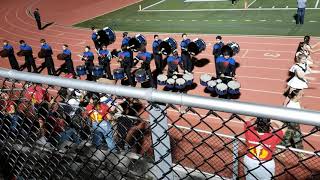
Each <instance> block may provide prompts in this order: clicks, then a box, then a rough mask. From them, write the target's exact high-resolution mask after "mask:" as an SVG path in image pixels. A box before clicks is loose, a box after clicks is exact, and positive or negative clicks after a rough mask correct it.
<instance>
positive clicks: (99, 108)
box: [86, 95, 116, 151]
mask: <svg viewBox="0 0 320 180" xmlns="http://www.w3.org/2000/svg"><path fill="white" fill-rule="evenodd" d="M109 110H110V108H109V107H108V106H107V105H106V104H104V103H100V102H99V98H98V97H97V96H96V95H93V96H92V98H91V99H90V103H89V104H88V105H87V107H86V111H87V115H88V117H89V119H90V120H91V122H92V127H93V131H94V132H93V144H94V145H95V146H96V147H97V148H100V147H101V142H102V141H103V140H105V141H106V143H107V145H108V148H109V149H110V150H111V151H113V150H115V148H116V146H115V143H114V140H113V129H112V126H111V123H110V120H112V116H111V114H110V112H109Z"/></svg>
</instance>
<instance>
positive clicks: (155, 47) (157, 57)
mask: <svg viewBox="0 0 320 180" xmlns="http://www.w3.org/2000/svg"><path fill="white" fill-rule="evenodd" d="M153 39H154V41H153V43H152V52H153V57H154V63H155V65H156V70H157V75H158V74H162V71H163V68H164V63H163V60H162V54H161V52H160V49H159V45H160V43H161V42H162V40H161V39H159V35H157V34H156V35H154V36H153Z"/></svg>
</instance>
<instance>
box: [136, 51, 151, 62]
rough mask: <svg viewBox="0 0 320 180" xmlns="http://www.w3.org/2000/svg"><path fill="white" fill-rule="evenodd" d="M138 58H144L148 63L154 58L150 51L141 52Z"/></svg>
mask: <svg viewBox="0 0 320 180" xmlns="http://www.w3.org/2000/svg"><path fill="white" fill-rule="evenodd" d="M137 58H138V59H140V60H143V61H144V62H146V63H150V62H151V60H152V54H151V53H149V52H139V53H138V55H137Z"/></svg>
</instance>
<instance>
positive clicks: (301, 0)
mask: <svg viewBox="0 0 320 180" xmlns="http://www.w3.org/2000/svg"><path fill="white" fill-rule="evenodd" d="M297 6H298V10H297V19H296V24H303V23H304V14H305V11H306V6H307V0H297Z"/></svg>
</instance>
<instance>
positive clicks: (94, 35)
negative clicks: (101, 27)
mask: <svg viewBox="0 0 320 180" xmlns="http://www.w3.org/2000/svg"><path fill="white" fill-rule="evenodd" d="M91 30H92V34H91V39H92V41H93V43H94V46H95V48H96V50H97V51H98V50H99V49H101V46H100V43H99V41H98V39H99V35H98V29H97V28H95V27H91Z"/></svg>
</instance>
